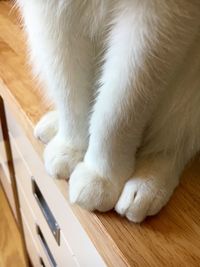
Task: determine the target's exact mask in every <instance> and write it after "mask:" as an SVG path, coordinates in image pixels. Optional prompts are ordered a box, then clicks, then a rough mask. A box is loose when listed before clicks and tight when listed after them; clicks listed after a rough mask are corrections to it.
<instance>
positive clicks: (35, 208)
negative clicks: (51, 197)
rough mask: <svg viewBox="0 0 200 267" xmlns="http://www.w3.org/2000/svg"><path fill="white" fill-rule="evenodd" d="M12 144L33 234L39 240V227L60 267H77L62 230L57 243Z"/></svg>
mask: <svg viewBox="0 0 200 267" xmlns="http://www.w3.org/2000/svg"><path fill="white" fill-rule="evenodd" d="M11 144H12V151H13V156H14V160H15V162H16V165H15V172H16V178H17V184H18V192H19V200H20V206H21V209H22V210H23V213H25V214H26V218H27V221H28V223H29V227H30V229H31V232H32V233H33V234H34V235H37V239H38V233H37V232H36V226H38V227H39V229H40V230H41V232H42V234H43V236H44V239H45V240H46V243H47V244H48V247H49V249H50V251H52V255H53V258H55V261H56V263H57V265H58V266H65V264H66V265H67V266H70V267H73V266H74V267H75V266H77V263H76V262H77V261H76V259H75V257H74V255H73V253H72V251H71V249H70V248H69V246H68V244H67V243H66V241H65V239H64V237H63V233H62V230H61V229H60V237H59V240H60V242H59V244H58V243H57V242H56V240H55V237H54V236H53V234H52V231H51V230H50V227H49V225H48V223H47V221H46V219H45V216H44V215H43V213H42V211H41V208H40V204H39V203H38V202H37V201H36V198H35V197H34V195H33V191H32V180H31V174H30V172H29V170H28V169H27V168H26V166H25V164H24V160H23V159H22V157H21V156H20V154H19V153H18V151H17V149H16V145H15V143H14V141H13V139H12V137H11ZM38 198H40V196H38ZM40 200H41V199H38V201H40ZM39 245H40V244H39Z"/></svg>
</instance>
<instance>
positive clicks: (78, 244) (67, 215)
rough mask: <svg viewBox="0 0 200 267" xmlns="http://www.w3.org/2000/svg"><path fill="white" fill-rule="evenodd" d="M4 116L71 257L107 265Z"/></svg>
mask: <svg viewBox="0 0 200 267" xmlns="http://www.w3.org/2000/svg"><path fill="white" fill-rule="evenodd" d="M6 115H7V121H8V127H9V131H10V133H11V135H12V136H13V138H14V141H15V143H16V146H17V149H18V151H20V154H21V155H22V156H23V160H24V161H25V162H26V165H27V167H28V169H29V170H30V174H31V175H32V176H33V177H34V179H35V181H36V184H37V185H38V187H39V189H40V191H41V193H42V195H43V197H44V199H45V200H46V202H47V204H48V206H49V208H50V210H51V211H52V213H53V214H54V216H55V218H56V221H57V222H58V225H59V226H60V228H61V236H63V240H65V241H66V244H67V246H68V247H70V249H71V250H72V253H73V256H74V257H75V258H76V259H77V261H78V263H79V264H80V265H81V266H84V267H87V266H89V267H90V266H95V267H103V266H106V265H105V263H104V261H103V259H102V258H101V256H100V255H99V253H98V252H97V250H96V248H95V247H94V245H93V243H92V242H91V240H90V239H89V237H88V235H87V234H86V232H85V230H84V229H83V227H82V226H81V225H80V223H79V221H78V220H77V219H76V217H75V216H74V214H73V212H72V210H71V207H70V204H69V203H68V201H67V200H66V199H65V198H64V196H63V195H62V193H61V191H60V189H59V188H58V186H57V185H56V183H55V180H54V179H52V178H51V177H49V176H48V175H47V173H46V171H45V169H44V165H43V162H42V161H41V160H40V158H39V157H38V155H37V153H36V152H35V150H34V148H33V146H32V145H31V143H30V141H29V140H28V138H27V137H26V136H25V134H24V133H23V130H22V129H21V128H20V126H19V125H18V124H17V123H16V121H15V120H14V119H13V117H12V115H11V114H10V113H9V111H8V108H7V107H6ZM30 174H29V175H30ZM28 190H29V189H28V186H27V189H26V191H27V192H28ZM66 190H67V184H66ZM63 253H64V252H63ZM88 255H89V256H88Z"/></svg>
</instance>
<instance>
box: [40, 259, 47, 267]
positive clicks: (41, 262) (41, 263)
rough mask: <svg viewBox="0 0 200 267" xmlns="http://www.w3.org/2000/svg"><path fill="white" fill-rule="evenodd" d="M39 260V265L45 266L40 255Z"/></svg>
mask: <svg viewBox="0 0 200 267" xmlns="http://www.w3.org/2000/svg"><path fill="white" fill-rule="evenodd" d="M39 261H40V266H41V267H46V266H45V264H44V261H43V259H42V258H41V257H40V258H39Z"/></svg>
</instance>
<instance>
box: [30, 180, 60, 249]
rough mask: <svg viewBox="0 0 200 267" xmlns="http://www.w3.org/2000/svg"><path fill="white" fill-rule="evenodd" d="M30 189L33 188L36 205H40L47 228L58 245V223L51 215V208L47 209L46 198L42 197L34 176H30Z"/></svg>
mask: <svg viewBox="0 0 200 267" xmlns="http://www.w3.org/2000/svg"><path fill="white" fill-rule="evenodd" d="M31 180H32V190H33V195H34V197H35V199H36V201H37V203H38V206H39V207H40V209H41V211H42V213H43V215H44V217H45V219H46V221H47V223H48V225H49V228H50V230H51V232H52V234H53V236H54V237H55V240H56V242H57V243H58V245H60V227H59V225H58V223H57V222H56V220H55V217H54V216H53V214H52V212H51V210H50V209H49V206H48V205H47V202H46V200H45V199H44V197H43V195H42V193H41V191H40V189H39V187H38V185H37V184H36V182H35V180H34V178H33V177H32V179H31Z"/></svg>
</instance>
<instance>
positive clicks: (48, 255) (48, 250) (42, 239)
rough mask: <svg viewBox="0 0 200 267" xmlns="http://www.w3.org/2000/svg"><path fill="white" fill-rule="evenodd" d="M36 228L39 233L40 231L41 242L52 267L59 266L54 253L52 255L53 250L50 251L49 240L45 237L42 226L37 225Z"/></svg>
mask: <svg viewBox="0 0 200 267" xmlns="http://www.w3.org/2000/svg"><path fill="white" fill-rule="evenodd" d="M36 230H37V233H38V236H39V240H40V243H41V245H42V247H43V248H44V251H45V253H46V255H47V258H48V260H49V263H50V265H51V266H52V267H56V266H57V264H56V261H55V259H54V257H53V255H52V253H51V251H50V249H49V247H48V245H47V242H46V240H45V239H44V236H43V234H42V232H41V230H40V227H39V226H38V225H36Z"/></svg>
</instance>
